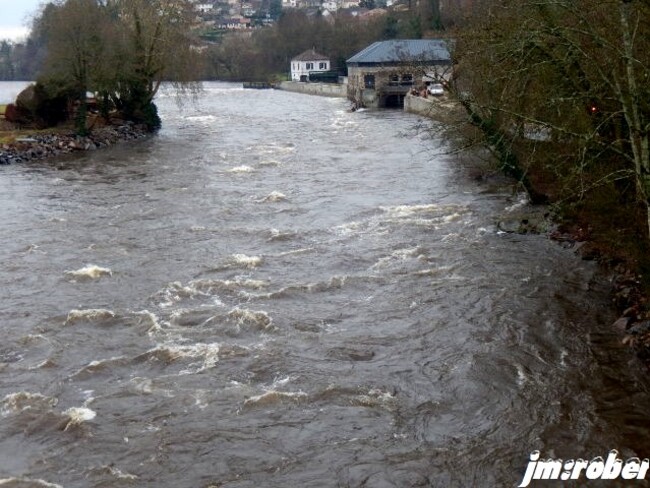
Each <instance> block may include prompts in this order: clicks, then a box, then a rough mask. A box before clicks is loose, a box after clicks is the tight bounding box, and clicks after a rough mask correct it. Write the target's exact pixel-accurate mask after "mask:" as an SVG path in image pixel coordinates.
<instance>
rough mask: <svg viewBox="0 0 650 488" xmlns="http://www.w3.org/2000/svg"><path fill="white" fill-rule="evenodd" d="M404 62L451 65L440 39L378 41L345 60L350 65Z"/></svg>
mask: <svg viewBox="0 0 650 488" xmlns="http://www.w3.org/2000/svg"><path fill="white" fill-rule="evenodd" d="M404 62H435V63H438V64H440V63H451V55H450V54H449V49H448V47H447V41H445V40H442V39H395V40H391V41H379V42H375V43H374V44H371V45H370V46H368V47H367V48H365V49H364V50H363V51H361V52H359V53H357V54H355V55H354V56H352V57H351V58H350V59H348V60H347V63H348V64H352V65H358V64H366V65H367V64H390V63H404Z"/></svg>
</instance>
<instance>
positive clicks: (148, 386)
mask: <svg viewBox="0 0 650 488" xmlns="http://www.w3.org/2000/svg"><path fill="white" fill-rule="evenodd" d="M129 383H131V384H133V386H134V389H135V391H137V392H138V393H142V394H144V395H151V394H152V393H153V381H152V380H151V379H150V378H141V377H140V376H136V377H135V378H131V380H130V381H129Z"/></svg>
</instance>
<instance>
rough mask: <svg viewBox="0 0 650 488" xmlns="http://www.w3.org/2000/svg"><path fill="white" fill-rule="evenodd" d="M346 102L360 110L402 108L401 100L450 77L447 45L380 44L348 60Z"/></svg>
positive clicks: (416, 42) (432, 42) (430, 42)
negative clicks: (413, 91) (351, 103)
mask: <svg viewBox="0 0 650 488" xmlns="http://www.w3.org/2000/svg"><path fill="white" fill-rule="evenodd" d="M347 66H348V98H349V99H350V100H352V101H353V102H354V103H355V105H357V106H360V107H374V108H378V107H379V108H383V107H401V106H403V104H404V96H405V95H406V94H407V93H408V92H409V90H412V89H413V88H417V89H419V88H422V87H423V86H424V85H425V83H428V82H431V81H432V80H433V81H435V82H444V81H446V80H448V79H449V77H450V76H451V68H452V63H451V55H450V53H449V49H448V41H445V40H443V39H414V40H408V39H404V40H391V41H380V42H375V43H374V44H371V45H370V46H368V47H367V48H365V49H364V50H363V51H361V52H359V53H357V54H355V55H354V56H352V57H351V58H350V59H348V60H347Z"/></svg>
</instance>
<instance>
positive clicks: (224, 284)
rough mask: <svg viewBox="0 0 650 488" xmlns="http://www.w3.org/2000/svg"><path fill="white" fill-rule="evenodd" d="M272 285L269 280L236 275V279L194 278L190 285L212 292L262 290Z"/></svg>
mask: <svg viewBox="0 0 650 488" xmlns="http://www.w3.org/2000/svg"><path fill="white" fill-rule="evenodd" d="M269 285H270V283H269V282H268V281H264V280H253V279H249V278H241V277H236V278H235V279H234V280H211V279H200V280H192V281H190V283H189V286H190V287H192V288H194V289H196V290H200V291H206V292H212V291H213V290H230V291H238V290H239V289H240V288H248V289H252V290H260V289H262V288H267V287H268V286H269Z"/></svg>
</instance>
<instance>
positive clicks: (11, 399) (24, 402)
mask: <svg viewBox="0 0 650 488" xmlns="http://www.w3.org/2000/svg"><path fill="white" fill-rule="evenodd" d="M58 402H59V400H58V399H57V398H54V397H49V396H45V395H43V394H41V393H29V392H26V391H19V392H16V393H10V394H8V395H6V396H5V397H4V398H3V399H2V400H1V401H0V415H2V416H3V417H6V416H7V415H10V414H12V413H18V412H22V411H24V410H30V409H35V408H39V409H50V408H53V407H55V406H56V404H57V403H58Z"/></svg>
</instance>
